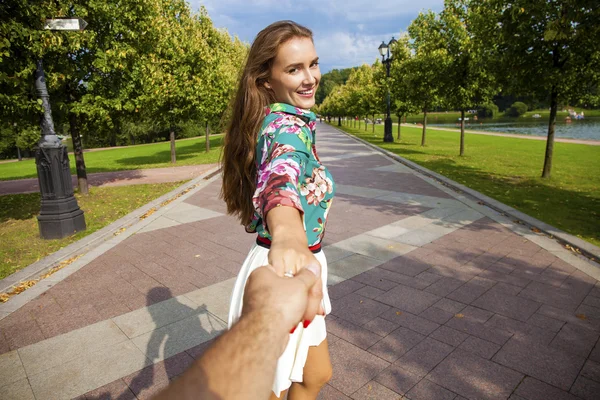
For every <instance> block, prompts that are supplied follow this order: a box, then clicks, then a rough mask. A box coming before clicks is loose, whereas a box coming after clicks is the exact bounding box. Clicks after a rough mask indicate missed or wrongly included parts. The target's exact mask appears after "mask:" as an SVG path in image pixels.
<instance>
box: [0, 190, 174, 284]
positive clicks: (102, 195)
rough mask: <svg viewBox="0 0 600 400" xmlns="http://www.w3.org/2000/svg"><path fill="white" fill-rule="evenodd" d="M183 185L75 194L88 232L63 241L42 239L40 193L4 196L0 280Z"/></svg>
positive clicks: (0, 224) (0, 210)
mask: <svg viewBox="0 0 600 400" xmlns="http://www.w3.org/2000/svg"><path fill="white" fill-rule="evenodd" d="M182 184H183V182H176V183H164V184H154V185H131V186H116V187H91V188H90V195H89V196H80V195H79V194H75V197H76V198H77V201H78V202H79V207H80V208H81V209H82V210H83V211H84V212H85V221H86V224H87V229H86V230H85V231H83V232H78V233H76V234H75V235H72V236H70V237H67V238H64V239H60V240H43V239H41V238H40V237H39V229H38V223H37V218H36V216H37V215H38V214H39V212H40V195H39V193H32V194H17V195H8V196H0V279H2V278H5V277H6V276H8V275H10V274H12V273H14V272H16V271H18V270H19V269H21V268H24V267H26V266H28V265H29V264H32V263H34V262H35V261H37V260H39V259H40V258H43V257H46V256H47V255H49V254H52V253H54V252H55V251H57V250H60V249H61V248H63V247H65V246H67V245H69V244H71V243H73V242H75V241H77V240H79V239H81V238H83V237H85V236H87V235H89V234H91V233H93V232H95V231H97V230H99V229H101V228H103V227H105V226H107V225H109V224H110V223H112V222H114V221H116V220H117V219H119V218H121V217H123V216H125V215H127V214H128V213H130V212H131V211H133V210H135V209H137V208H139V207H141V206H143V205H144V204H146V203H148V202H150V201H152V200H154V199H156V198H158V197H160V196H162V195H163V194H165V193H168V192H170V191H171V190H173V189H175V188H177V187H178V186H180V185H182Z"/></svg>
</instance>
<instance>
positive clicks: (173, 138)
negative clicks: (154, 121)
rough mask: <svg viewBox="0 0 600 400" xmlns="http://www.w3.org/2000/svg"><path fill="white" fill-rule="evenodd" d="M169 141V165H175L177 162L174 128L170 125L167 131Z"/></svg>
mask: <svg viewBox="0 0 600 400" xmlns="http://www.w3.org/2000/svg"><path fill="white" fill-rule="evenodd" d="M169 139H170V140H171V163H172V164H175V161H177V156H176V154H175V128H174V127H173V126H172V125H171V129H170V130H169Z"/></svg>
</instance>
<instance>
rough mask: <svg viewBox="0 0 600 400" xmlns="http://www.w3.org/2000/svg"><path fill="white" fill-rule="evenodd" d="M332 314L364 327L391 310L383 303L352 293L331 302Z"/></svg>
mask: <svg viewBox="0 0 600 400" xmlns="http://www.w3.org/2000/svg"><path fill="white" fill-rule="evenodd" d="M331 303H332V310H333V311H332V312H331V313H332V314H333V315H335V316H336V317H340V318H343V319H345V320H347V321H350V322H352V323H354V324H357V325H363V324H366V323H367V322H369V321H371V320H372V319H374V318H375V317H378V316H379V315H380V314H382V313H384V312H385V311H387V310H389V309H390V306H387V305H385V304H383V303H380V302H377V301H374V300H371V299H368V298H366V297H363V296H359V295H357V294H356V293H350V294H348V295H346V296H344V297H342V298H339V299H335V300H332V301H331Z"/></svg>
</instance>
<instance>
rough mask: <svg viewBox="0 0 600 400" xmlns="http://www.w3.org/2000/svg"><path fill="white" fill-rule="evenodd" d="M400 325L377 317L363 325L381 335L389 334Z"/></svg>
mask: <svg viewBox="0 0 600 400" xmlns="http://www.w3.org/2000/svg"><path fill="white" fill-rule="evenodd" d="M399 326H400V325H398V324H395V323H393V322H391V321H388V320H386V319H383V318H380V317H377V318H375V319H373V320H371V321H369V322H367V323H366V324H364V325H363V328H365V329H368V330H370V331H371V332H373V333H376V334H378V335H379V336H382V337H383V336H387V335H388V334H390V333H391V332H392V331H394V330H396V329H397V328H398V327H399Z"/></svg>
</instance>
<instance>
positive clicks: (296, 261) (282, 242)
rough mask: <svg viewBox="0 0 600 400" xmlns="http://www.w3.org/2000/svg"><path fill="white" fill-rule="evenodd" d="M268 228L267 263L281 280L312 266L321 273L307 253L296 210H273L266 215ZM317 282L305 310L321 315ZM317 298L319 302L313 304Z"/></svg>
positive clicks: (321, 309)
mask: <svg viewBox="0 0 600 400" xmlns="http://www.w3.org/2000/svg"><path fill="white" fill-rule="evenodd" d="M267 225H268V227H269V231H270V233H271V237H272V241H271V249H270V250H269V256H268V257H269V258H268V260H269V264H270V265H271V266H272V267H273V269H274V270H275V273H276V274H277V275H279V276H281V277H283V276H284V275H285V274H286V273H288V272H291V273H292V274H293V275H296V274H297V273H298V271H300V270H301V269H303V268H305V267H307V266H308V265H311V264H314V265H318V266H319V270H320V268H321V265H320V263H319V261H318V260H317V258H316V257H315V256H314V254H313V253H312V252H311V251H310V250H309V249H308V243H307V241H306V232H305V231H304V224H303V223H302V219H301V217H300V213H299V212H298V210H296V209H295V208H292V207H276V208H273V209H272V210H271V211H269V213H268V214H267ZM318 278H319V281H318V284H316V285H314V287H313V288H312V289H311V297H310V299H311V301H310V304H309V308H308V309H309V311H313V312H316V313H318V314H320V315H323V314H324V310H323V307H322V304H321V300H322V298H323V287H322V280H321V277H320V276H319V277H318ZM317 298H318V301H314V299H317Z"/></svg>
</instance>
